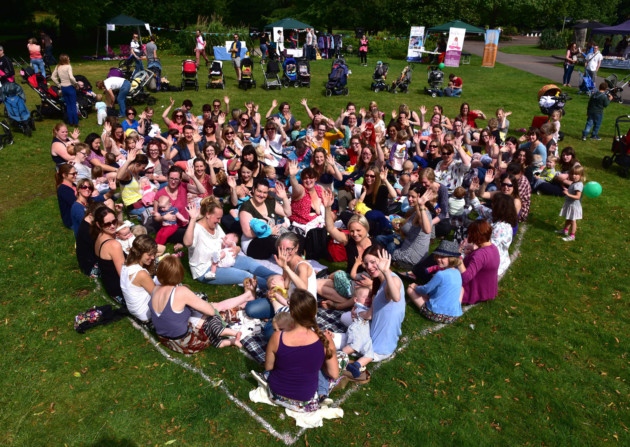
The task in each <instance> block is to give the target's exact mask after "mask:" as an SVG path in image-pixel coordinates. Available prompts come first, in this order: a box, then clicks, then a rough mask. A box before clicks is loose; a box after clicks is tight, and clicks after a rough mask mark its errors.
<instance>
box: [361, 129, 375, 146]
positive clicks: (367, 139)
mask: <svg viewBox="0 0 630 447" xmlns="http://www.w3.org/2000/svg"><path fill="white" fill-rule="evenodd" d="M367 129H370V130H372V135H370V136H369V137H368V136H367V135H366V134H365V131H363V133H362V134H361V137H362V138H363V141H365V143H366V144H367V145H368V146H372V147H376V131H375V130H374V124H373V123H365V130H367Z"/></svg>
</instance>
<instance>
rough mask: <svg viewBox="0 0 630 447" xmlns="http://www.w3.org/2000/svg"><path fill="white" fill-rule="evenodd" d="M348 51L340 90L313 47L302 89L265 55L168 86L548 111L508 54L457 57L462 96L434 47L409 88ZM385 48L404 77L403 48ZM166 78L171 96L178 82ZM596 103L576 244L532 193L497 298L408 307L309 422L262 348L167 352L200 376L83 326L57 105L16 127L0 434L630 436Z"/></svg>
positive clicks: (179, 96) (5, 258)
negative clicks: (432, 65)
mask: <svg viewBox="0 0 630 447" xmlns="http://www.w3.org/2000/svg"><path fill="white" fill-rule="evenodd" d="M510 48H513V47H510ZM181 59H182V57H181V56H169V57H165V58H164V59H163V63H164V65H165V72H166V74H167V75H168V77H169V79H171V81H173V82H177V81H179V78H180V62H181ZM348 61H349V63H350V66H351V69H352V71H353V73H352V75H351V76H350V81H349V88H350V95H349V96H348V97H343V96H340V97H332V98H326V97H324V94H323V93H324V89H323V87H322V84H323V82H324V79H325V76H326V74H327V73H328V72H329V70H330V63H329V62H328V61H318V62H315V63H314V64H313V83H312V87H311V88H310V89H294V88H290V89H283V90H281V91H278V90H276V91H271V92H267V91H264V90H262V89H261V88H260V86H261V85H262V74H261V72H260V70H259V68H260V67H259V65H257V66H256V73H255V76H256V79H257V80H258V84H259V88H257V89H255V90H249V91H247V92H245V91H243V90H238V89H237V88H236V86H235V84H236V83H235V80H234V79H235V78H234V72H233V70H232V69H231V68H230V67H229V64H225V73H226V82H227V88H226V90H224V91H206V90H205V89H204V88H203V85H204V84H205V75H204V74H203V73H200V81H201V84H202V88H201V89H200V90H199V92H195V91H193V90H188V91H186V92H176V93H173V94H172V96H173V98H174V99H175V100H176V102H177V103H178V104H179V103H181V101H182V100H183V99H185V98H190V99H192V101H193V103H194V110H195V111H196V112H199V111H200V109H201V105H202V104H204V103H211V101H212V99H213V98H215V97H222V96H223V95H224V94H225V95H229V97H230V99H231V104H232V105H233V106H237V105H240V104H243V103H244V101H246V100H248V99H253V100H254V101H256V102H257V103H258V104H260V109H261V111H262V113H263V114H264V113H265V112H266V110H267V109H268V108H269V106H270V104H271V100H272V99H273V98H276V99H278V101H279V102H280V101H284V100H286V101H289V102H290V104H291V105H292V109H293V112H294V113H295V114H296V115H297V116H298V117H299V118H301V119H303V120H305V119H306V116H305V114H304V113H303V110H302V109H301V106H300V105H299V100H300V99H301V98H303V97H306V98H308V99H309V105H311V106H318V107H319V108H320V109H322V110H323V111H324V113H325V114H327V115H329V116H336V115H337V114H338V113H339V111H340V110H341V109H342V108H343V107H344V106H345V104H346V102H347V101H353V102H355V103H356V104H357V105H358V106H367V104H368V102H369V101H370V100H376V101H378V103H379V106H380V107H381V108H382V110H385V111H390V110H392V109H394V108H397V106H398V104H400V103H401V102H405V103H407V104H408V105H410V106H411V107H412V108H414V109H417V108H418V107H419V106H420V105H422V104H424V105H426V106H428V107H431V106H432V105H433V104H435V103H436V102H439V103H440V104H442V105H443V106H444V109H445V112H446V114H447V115H448V116H450V117H453V116H455V115H456V114H457V111H458V109H459V105H460V103H461V101H462V100H465V101H467V102H469V103H470V104H471V107H472V108H473V109H481V110H483V111H484V112H485V113H486V114H487V115H489V116H490V115H493V113H494V111H495V110H496V108H497V107H504V108H505V109H506V110H509V111H512V112H513V113H512V115H511V116H510V122H511V129H512V130H513V131H514V130H515V129H518V128H520V127H527V126H528V125H529V124H530V123H531V119H532V116H534V115H539V114H540V113H539V110H538V105H537V98H536V93H537V91H538V89H539V88H540V87H541V86H542V85H545V84H547V83H548V81H547V80H545V79H542V78H539V77H536V76H533V75H529V74H526V73H524V72H521V71H518V70H513V69H511V68H508V67H505V66H502V65H500V64H497V66H496V67H495V68H493V69H488V68H482V67H480V64H481V61H480V58H478V57H474V56H473V58H472V63H471V65H469V66H463V67H461V68H459V69H456V70H453V72H455V73H457V74H458V75H461V76H462V77H463V79H464V80H465V81H466V89H465V90H464V97H463V98H462V99H457V98H437V101H436V99H432V98H430V97H428V96H426V95H424V94H423V92H422V89H423V88H424V86H425V85H426V74H425V71H424V70H425V69H426V66H415V67H414V79H413V83H412V85H411V89H410V93H409V94H407V95H405V94H397V95H394V94H389V93H379V94H374V93H373V92H371V91H370V88H369V86H370V81H371V75H372V71H373V68H374V67H373V63H374V62H375V61H374V60H370V66H369V67H367V68H366V67H360V66H359V65H358V60H357V59H356V58H352V57H351V58H349V59H348ZM390 62H391V71H390V77H389V78H390V79H392V78H394V76H397V75H398V74H399V73H400V70H401V69H402V67H403V64H404V63H403V62H402V61H390ZM110 65H111V62H83V61H80V60H79V59H76V60H74V62H73V67H74V72H75V73H76V74H84V75H86V76H87V77H88V79H90V80H91V81H92V83H94V82H95V81H96V80H97V79H99V78H100V77H101V76H103V75H105V74H106V72H107V70H108V68H109V67H110ZM203 71H204V70H202V72H203ZM27 95H28V98H29V101H28V103H29V108H34V106H35V104H36V103H37V101H36V98H35V95H34V94H33V93H32V92H31V91H30V90H29V91H27ZM155 96H156V97H157V99H158V103H157V106H156V111H157V113H158V114H161V110H163V107H164V106H165V105H167V104H168V96H169V95H168V94H166V93H158V94H156V95H155ZM586 103H587V98H585V97H582V96H576V97H575V98H574V99H573V100H572V101H570V102H569V103H568V105H567V107H566V110H567V114H566V116H565V117H564V118H563V120H562V130H563V131H564V132H565V134H566V139H565V141H564V142H562V143H561V147H565V146H573V147H575V148H576V151H577V154H578V156H579V159H580V160H581V161H582V163H583V164H584V165H585V166H586V168H587V173H586V175H587V180H595V181H598V182H599V183H601V184H602V186H603V190H604V192H603V194H602V195H601V196H600V197H599V198H597V199H588V198H584V200H583V201H582V204H583V209H584V220H582V221H581V222H580V223H579V227H578V233H577V240H576V241H575V242H574V243H565V242H562V240H561V239H560V238H559V237H558V236H557V235H555V234H554V232H553V230H555V229H558V228H559V226H560V225H561V224H562V220H561V218H560V217H558V213H559V211H560V208H561V206H562V203H563V200H562V199H560V198H552V197H545V196H534V197H533V200H532V202H533V203H532V209H531V214H530V219H529V222H528V223H527V225H524V226H522V228H521V231H522V232H524V236H523V241H522V245H521V246H520V251H519V252H518V256H517V258H516V260H515V262H514V263H513V264H512V266H511V267H510V270H509V271H508V272H507V274H506V275H505V277H504V278H503V280H502V281H501V283H500V296H499V298H498V299H497V300H496V301H494V302H490V303H486V304H482V305H480V306H476V307H474V308H472V309H471V310H470V311H468V312H467V313H466V314H465V315H464V316H463V317H462V318H461V319H460V321H458V322H457V323H455V324H454V325H452V326H450V327H446V328H443V329H441V330H439V331H437V332H432V333H428V334H426V333H425V332H424V331H425V330H426V329H427V328H430V327H431V325H430V324H429V323H428V322H427V321H426V320H424V319H423V318H422V317H421V316H420V315H419V314H418V312H417V311H416V310H415V309H414V308H413V307H412V306H408V307H407V316H406V319H405V322H404V324H403V333H404V336H405V337H406V338H405V342H407V343H408V344H407V347H406V349H404V350H403V351H402V352H401V353H399V354H398V355H397V356H396V358H395V359H393V360H392V361H390V362H387V363H385V364H383V365H381V366H380V367H379V368H378V369H377V370H376V371H375V372H374V374H373V377H372V381H371V382H370V383H369V384H368V385H366V386H363V387H361V388H359V389H357V390H355V392H354V393H353V394H351V395H349V396H348V397H347V399H346V400H345V402H344V403H343V405H342V408H343V409H344V411H345V416H344V418H343V419H337V420H333V421H327V422H325V423H324V426H323V427H322V428H319V429H316V430H309V431H306V432H305V433H299V432H298V429H297V428H296V427H295V424H294V422H293V420H291V419H290V418H285V417H284V414H283V412H282V411H281V410H280V409H278V408H272V407H268V406H265V405H260V404H252V403H250V402H249V400H248V392H249V391H250V390H251V389H253V388H254V387H255V381H254V380H253V379H252V378H250V376H249V374H248V371H249V370H250V369H260V367H259V366H258V365H257V364H255V363H254V362H253V361H251V360H249V359H248V358H246V357H245V356H243V355H242V354H241V353H240V352H239V351H238V350H236V349H221V350H217V349H208V350H206V351H205V352H202V353H200V354H197V355H195V356H194V357H189V358H186V357H183V356H179V355H175V354H173V357H174V358H175V359H177V360H183V361H185V362H187V363H189V364H190V365H192V366H193V367H195V368H198V369H199V370H201V371H203V372H204V373H205V374H206V375H207V376H208V377H209V378H210V379H211V381H207V380H204V378H202V377H201V376H200V375H199V374H197V373H195V372H193V371H191V370H189V369H185V368H183V367H181V366H180V365H178V364H175V363H173V362H170V361H168V360H167V359H166V358H165V357H164V356H163V355H162V354H161V353H160V352H158V350H156V348H155V347H154V346H153V345H152V344H151V343H150V342H149V341H147V340H146V339H145V338H144V336H143V335H142V333H141V332H140V331H138V330H136V329H134V327H133V326H132V325H131V324H130V323H129V322H128V321H126V320H123V321H120V322H118V323H115V324H112V325H110V326H105V327H100V328H96V329H94V330H92V331H90V332H88V333H86V334H83V335H80V334H77V333H76V332H75V331H74V330H73V326H72V323H73V318H74V316H75V315H76V314H77V313H78V312H80V311H83V310H85V309H87V308H88V307H90V306H93V305H102V304H105V303H107V302H108V300H107V299H106V298H105V297H104V292H103V291H102V290H101V289H100V288H97V287H95V284H94V283H93V282H92V281H91V280H89V279H88V278H86V277H85V276H83V275H82V274H81V273H80V271H79V269H78V267H77V263H76V260H75V256H74V241H73V237H72V234H71V232H70V231H69V230H66V229H65V228H63V226H62V224H61V221H60V218H59V210H58V206H57V201H56V197H55V188H54V180H53V174H54V169H53V164H52V163H51V160H50V155H49V148H50V141H51V129H52V127H53V126H54V124H55V122H56V121H54V120H46V121H44V122H41V123H37V126H38V128H37V132H36V133H35V134H34V135H33V137H32V138H30V139H29V138H25V137H24V136H23V135H16V137H15V144H14V145H13V146H9V147H5V148H4V149H3V150H1V151H0V163H1V165H2V167H3V168H2V170H1V171H0V235H1V238H2V244H0V285H1V286H2V290H3V296H2V298H1V299H0V309H1V311H2V313H1V316H2V319H1V320H0V321H1V323H2V324H1V325H0V337H2V339H4V340H5V343H7V344H6V345H5V346H6V347H5V348H4V349H3V354H2V357H3V374H2V377H1V378H0V387H1V388H2V390H3V392H2V395H1V396H0V406H1V407H2V409H3V411H2V414H1V415H0V427H2V430H0V443H1V444H2V445H11V446H32V445H73V446H74V445H76V446H79V445H107V446H110V445H121V446H122V445H125V446H127V445H130V446H131V445H138V446H139V445H195V446H196V445H208V444H211V445H222V446H223V445H224V446H234V445H256V446H258V445H260V446H266V445H278V438H277V436H276V435H275V434H285V435H286V438H284V440H285V441H287V440H288V441H291V440H296V439H297V445H330V446H336V445H342V444H346V445H366V446H367V445H370V446H382V445H401V446H412V445H414V446H415V445H471V446H479V445H488V446H496V445H581V446H583V445H588V446H590V445H602V444H607V443H611V444H615V445H629V444H630V435H629V433H628V430H629V428H628V426H629V421H630V408H629V407H630V403H629V401H630V385H629V383H628V379H629V377H630V374H629V362H630V359H629V355H630V354H629V346H630V343H629V341H628V334H630V323H629V322H630V307H629V306H628V302H627V300H628V296H629V284H630V278H628V269H627V267H626V264H627V262H628V255H627V248H626V247H627V246H628V243H629V242H630V236H629V230H628V225H627V222H628V220H629V219H630V212H629V209H628V205H627V191H628V185H629V184H628V179H624V178H620V177H619V176H617V175H616V173H615V169H613V168H611V169H609V170H604V169H602V167H601V159H602V157H603V156H604V155H608V154H609V153H610V147H611V138H612V136H613V124H614V119H615V117H616V116H618V115H621V114H624V113H627V110H628V109H627V108H624V107H623V106H621V105H618V104H611V105H610V106H609V107H608V108H607V109H606V112H605V118H604V123H603V126H602V130H601V132H600V135H601V136H602V137H603V141H601V142H591V141H588V142H582V141H581V140H580V135H581V130H582V127H583V125H584V121H585V110H586ZM96 130H97V126H96V118H95V115H91V116H90V117H89V118H88V120H87V121H85V122H82V123H81V132H82V137H85V136H86V135H87V134H88V133H89V132H92V131H96ZM186 282H187V283H188V284H190V285H192V287H193V288H194V289H195V290H203V291H206V293H208V295H209V296H210V297H211V298H215V297H216V298H217V299H219V298H224V297H228V296H233V295H235V294H236V293H237V288H236V287H227V286H226V287H211V286H204V285H201V284H198V283H194V282H193V281H192V280H191V278H190V276H188V277H187V280H186ZM11 340H13V341H11ZM402 343H403V342H402V341H401V344H402ZM219 380H220V381H222V385H220V386H217V383H218V382H217V381H219ZM213 381H214V382H213ZM333 397H335V398H338V397H340V395H337V396H335V395H333ZM235 400H239V401H242V402H244V403H245V404H247V405H248V406H249V408H250V409H251V410H252V411H253V412H254V413H257V414H258V415H259V416H260V417H262V418H263V419H264V420H266V421H267V422H268V423H269V425H263V424H261V423H260V420H259V419H255V418H254V417H253V416H252V415H250V413H248V412H246V411H244V410H243V409H242V407H240V406H239V405H237V404H236V403H235Z"/></svg>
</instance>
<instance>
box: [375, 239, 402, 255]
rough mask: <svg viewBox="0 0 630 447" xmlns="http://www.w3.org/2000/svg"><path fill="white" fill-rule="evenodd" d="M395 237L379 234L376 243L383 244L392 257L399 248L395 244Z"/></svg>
mask: <svg viewBox="0 0 630 447" xmlns="http://www.w3.org/2000/svg"><path fill="white" fill-rule="evenodd" d="M394 239H395V237H394V235H393V234H379V235H378V236H376V242H378V243H379V244H381V245H382V246H383V247H385V249H386V250H387V252H388V253H389V254H390V255H391V254H392V253H394V251H395V250H396V248H397V246H396V244H394Z"/></svg>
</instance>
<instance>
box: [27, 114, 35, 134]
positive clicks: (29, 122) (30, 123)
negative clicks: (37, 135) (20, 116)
mask: <svg viewBox="0 0 630 447" xmlns="http://www.w3.org/2000/svg"><path fill="white" fill-rule="evenodd" d="M28 125H29V127H30V128H31V129H33V132H35V120H34V119H33V117H32V116H31V117H30V118H29V119H28Z"/></svg>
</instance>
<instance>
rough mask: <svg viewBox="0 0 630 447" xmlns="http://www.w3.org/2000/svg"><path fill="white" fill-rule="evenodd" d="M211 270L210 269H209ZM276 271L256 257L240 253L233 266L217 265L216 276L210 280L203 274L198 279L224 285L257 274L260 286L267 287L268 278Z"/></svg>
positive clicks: (239, 281)
mask: <svg viewBox="0 0 630 447" xmlns="http://www.w3.org/2000/svg"><path fill="white" fill-rule="evenodd" d="M208 271H210V269H208ZM275 274H276V273H275V272H274V271H272V270H269V269H268V268H267V267H264V266H262V265H260V263H258V262H256V260H255V259H252V258H250V257H249V256H243V255H239V256H237V257H236V262H235V263H234V265H233V266H232V267H217V275H216V278H214V279H211V280H208V279H205V278H204V277H203V276H200V277H199V278H197V281H200V282H203V283H206V284H214V285H217V286H224V285H230V284H241V283H242V282H243V281H244V280H245V278H252V277H253V276H256V280H257V281H258V287H260V288H261V289H265V288H266V286H267V278H268V277H269V276H271V275H275Z"/></svg>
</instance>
